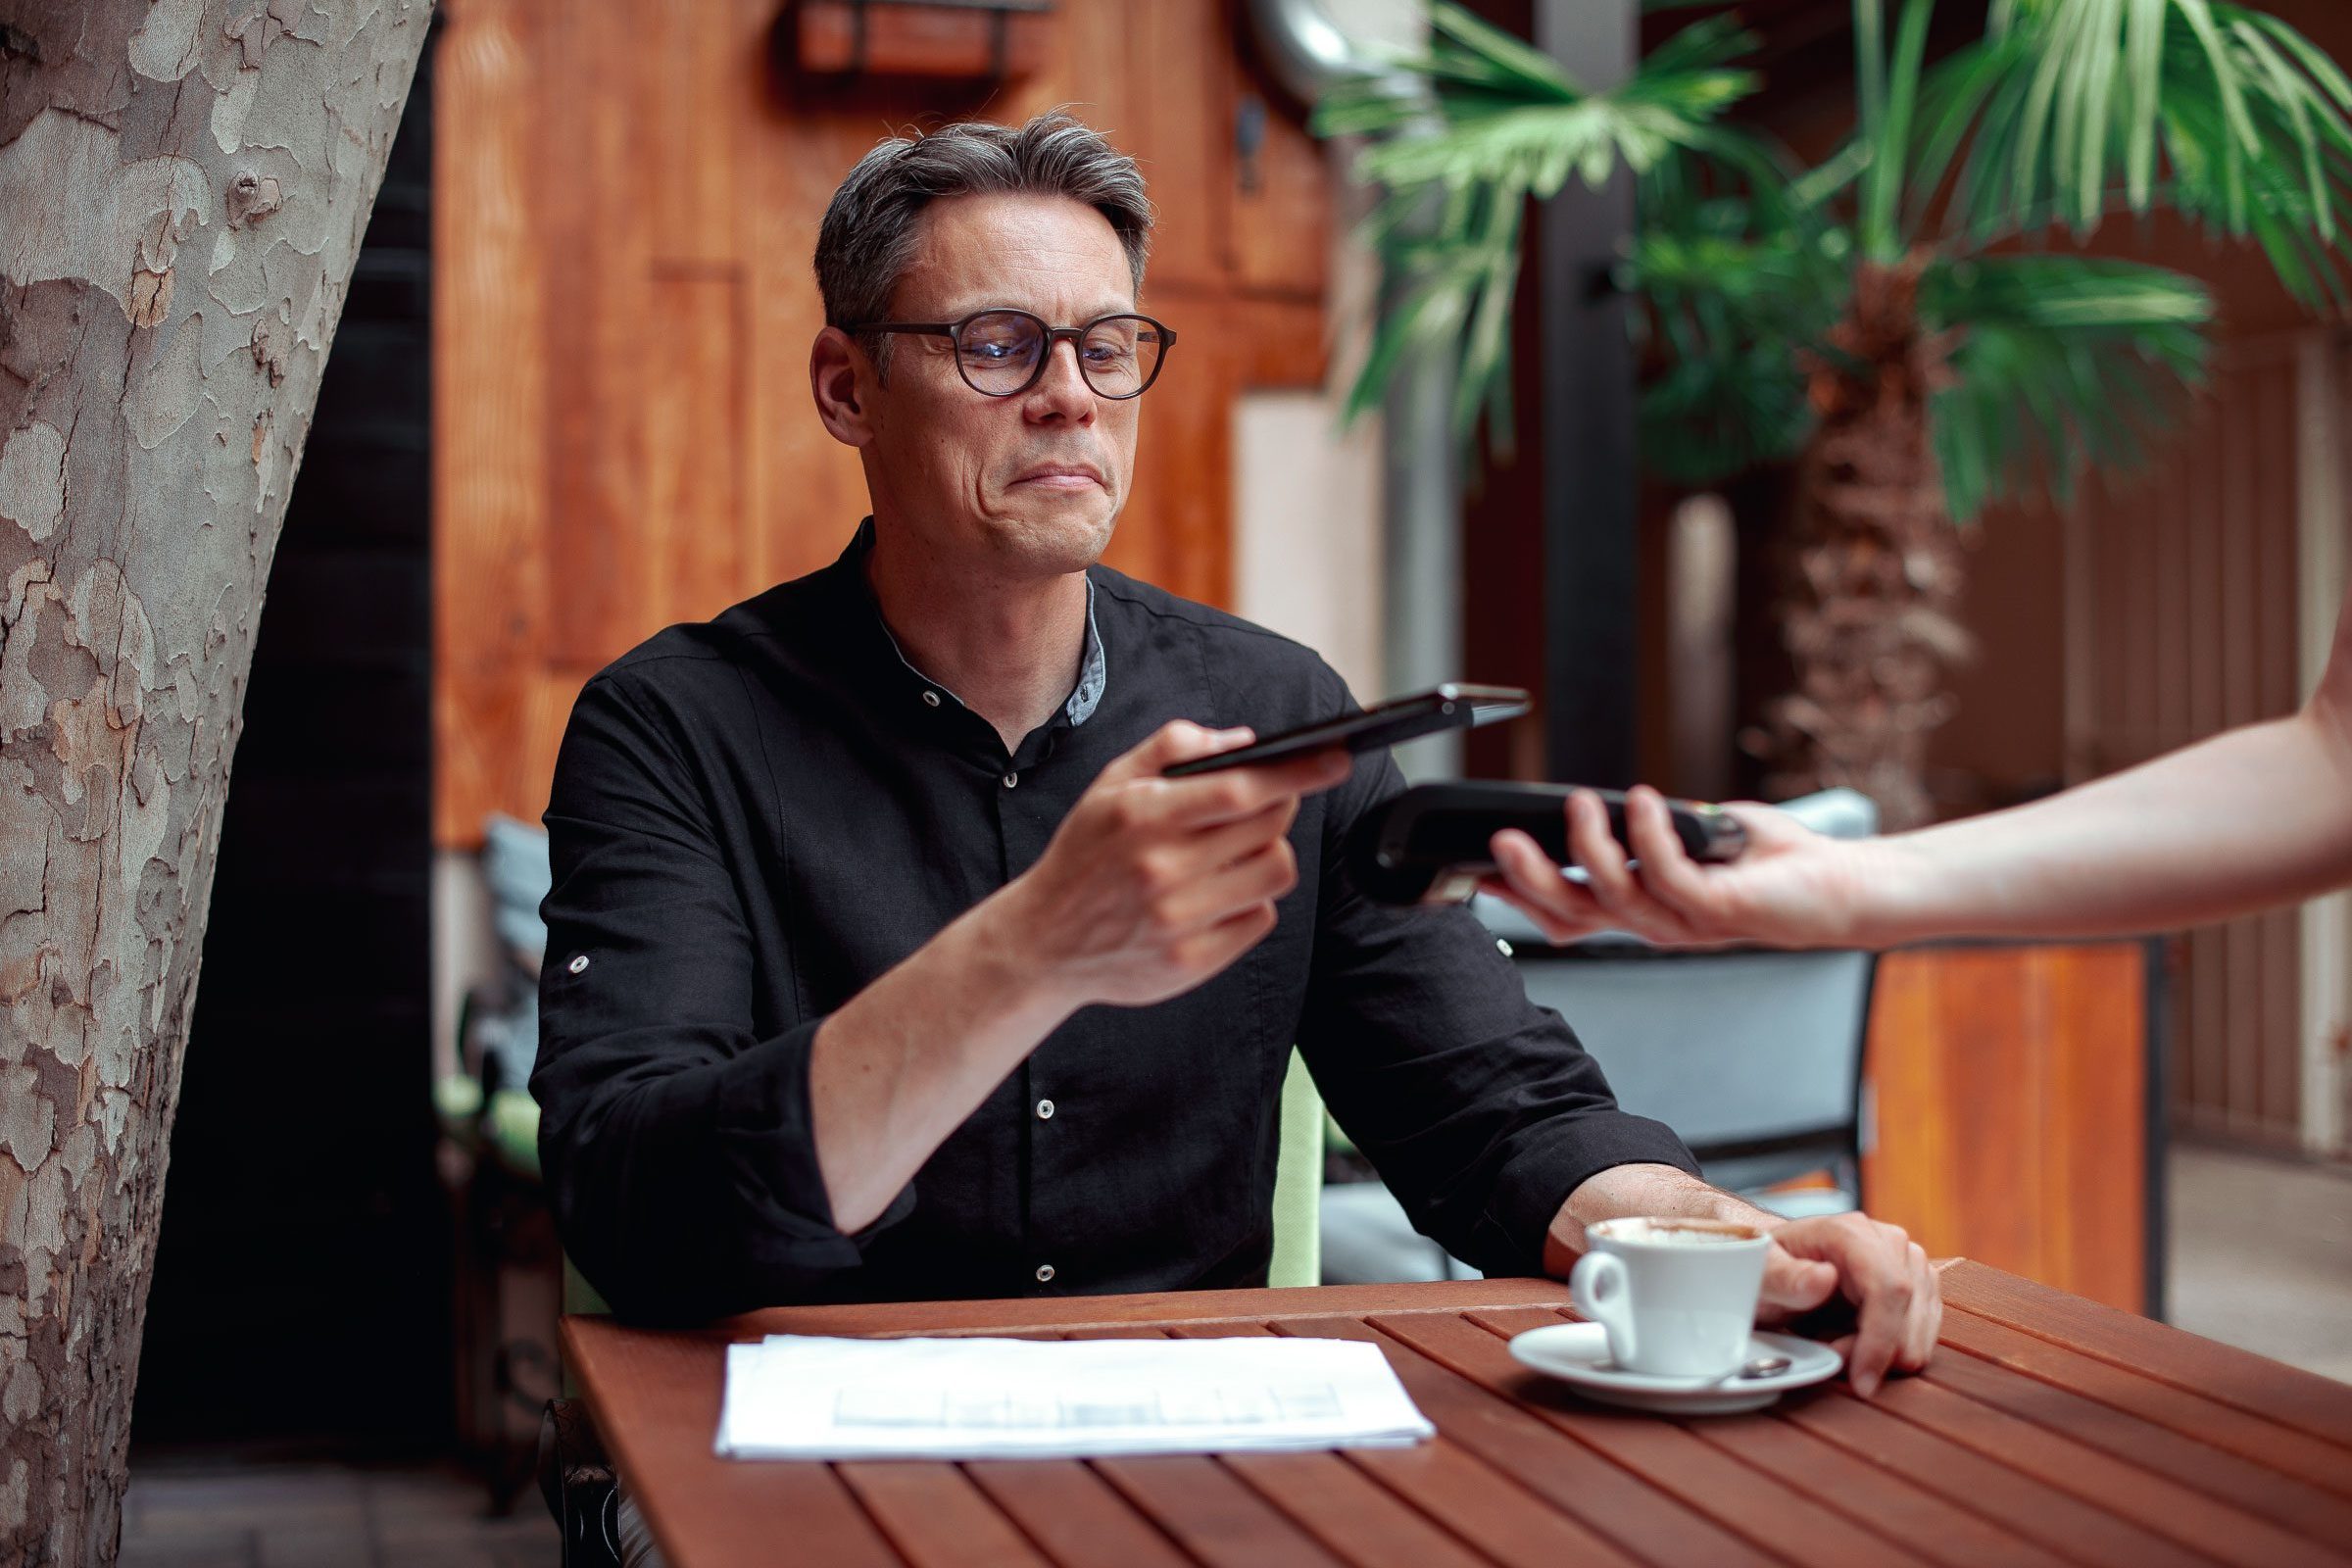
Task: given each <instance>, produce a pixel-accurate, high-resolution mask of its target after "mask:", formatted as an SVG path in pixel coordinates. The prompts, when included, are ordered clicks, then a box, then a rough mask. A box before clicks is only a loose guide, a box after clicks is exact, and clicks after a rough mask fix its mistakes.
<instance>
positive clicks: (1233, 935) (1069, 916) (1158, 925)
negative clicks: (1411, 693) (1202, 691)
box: [1002, 719, 1353, 1006]
mask: <svg viewBox="0 0 2352 1568" xmlns="http://www.w3.org/2000/svg"><path fill="white" fill-rule="evenodd" d="M1251 739H1252V736H1251V733H1250V731H1249V730H1247V729H1230V730H1210V729H1203V728H1201V726H1200V725H1198V724H1192V723H1187V722H1185V721H1183V720H1181V719H1180V720H1177V721H1176V722H1174V723H1170V724H1167V725H1164V726H1163V727H1161V728H1160V730H1159V731H1158V732H1157V733H1155V734H1154V735H1152V738H1151V739H1150V740H1147V741H1145V742H1144V743H1143V744H1142V745H1141V746H1138V747H1137V748H1136V749H1135V750H1133V751H1131V752H1129V753H1128V754H1127V755H1126V756H1124V757H1122V758H1120V759H1119V760H1117V761H1115V762H1113V763H1111V764H1110V765H1109V766H1108V767H1106V768H1104V769H1103V773H1102V776H1101V777H1100V778H1098V779H1096V780H1095V782H1094V784H1093V786H1092V787H1091V788H1089V789H1088V790H1087V792H1086V794H1085V795H1083V796H1081V797H1080V798H1079V801H1078V804H1077V805H1076V806H1075V807H1073V808H1071V809H1070V814H1069V815H1068V816H1067V817H1065V818H1063V819H1062V823H1061V826H1060V828H1059V829H1058V830H1057V831H1056V832H1055V833H1054V842H1053V843H1052V844H1050V845H1048V846H1047V847H1046V853H1045V855H1044V856H1043V857H1041V858H1039V860H1038V862H1037V864H1036V865H1034V866H1032V867H1031V868H1030V869H1029V870H1028V871H1027V872H1025V873H1023V874H1022V875H1021V876H1020V877H1018V878H1016V879H1015V880H1014V882H1013V883H1012V884H1011V885H1010V886H1008V887H1007V888H1006V889H1005V893H1004V895H1002V897H1003V898H1004V899H1005V905H1006V909H1007V913H1008V915H1009V916H1010V918H1011V919H1012V921H1013V922H1014V930H1015V940H1016V941H1017V942H1018V943H1019V945H1020V948H1021V951H1022V952H1023V953H1024V954H1025V955H1026V956H1028V957H1029V958H1030V959H1031V960H1032V961H1034V962H1035V963H1036V964H1037V966H1038V969H1039V972H1040V975H1041V978H1043V979H1044V980H1045V981H1046V983H1047V984H1049V985H1051V986H1053V987H1054V988H1055V989H1057V990H1059V991H1061V992H1063V993H1064V994H1065V995H1066V996H1068V997H1069V998H1071V999H1072V1001H1073V1003H1074V1005H1079V1006H1083V1005H1089V1004H1095V1003H1111V1004H1115V1005H1123V1006H1141V1005H1147V1004H1150V1003H1154V1002H1162V1001H1165V1000H1166V999H1167V998H1169V997H1173V996H1177V995H1179V994H1181V993H1183V992H1186V991H1189V990H1191V989H1192V988H1193V987H1194V986H1197V985H1199V984H1200V983H1201V982H1202V981H1203V980H1206V979H1208V978H1209V977H1210V976H1211V975H1214V974H1216V973H1217V972H1218V971H1220V970H1222V969H1223V968H1224V967H1225V966H1226V965H1227V964H1229V963H1231V962H1233V960H1234V959H1236V958H1238V957H1240V956H1242V955H1243V954H1244V953H1247V952H1248V951H1249V950H1250V948H1251V947H1253V946H1254V945H1256V943H1257V942H1258V941H1259V940H1260V939H1261V938H1263V937H1264V936H1265V935H1266V933H1267V932H1269V931H1271V930H1273V929H1274V901H1275V900H1277V899H1279V898H1281V897H1282V896H1283V895H1284V894H1286V893H1288V892H1290V890H1291V889H1292V888H1293V887H1294V886H1296V885H1297V883H1298V880H1299V861H1298V858H1297V857H1296V856H1295V855H1294V854H1293V853H1292V850H1291V843H1290V840H1289V838H1288V837H1287V836H1286V835H1287V834H1288V833H1289V831H1290V827H1291V823H1292V821H1293V820H1294V819H1295V818H1296V817H1297V816H1298V814H1299V799H1300V798H1301V797H1302V796H1306V795H1311V794H1313V793H1315V792H1316V791H1318V790H1326V789H1329V788H1331V787H1332V786H1333V785H1335V784H1338V783H1340V782H1341V781H1342V780H1343V779H1345V778H1347V777H1348V769H1349V767H1350V766H1351V764H1352V761H1353V759H1351V758H1350V757H1349V756H1348V754H1347V753H1345V752H1341V751H1330V752H1320V753H1317V754H1315V755H1313V756H1311V757H1304V758H1299V759H1297V760H1292V761H1286V762H1277V763H1269V764H1265V765H1262V766H1256V767H1237V768H1233V769H1231V770H1229V771H1226V772H1221V773H1206V774H1200V775H1196V776H1194V777H1191V778H1181V779H1171V778H1162V777H1161V776H1160V774H1161V771H1162V770H1163V769H1164V768H1166V767H1168V766H1169V765H1170V764H1172V763H1175V762H1181V761H1186V760H1191V759H1193V758H1196V757H1207V756H1211V755H1213V754H1215V753H1218V752H1225V751H1231V750H1233V749H1234V748H1236V747H1239V746H1247V745H1248V744H1250V740H1251Z"/></svg>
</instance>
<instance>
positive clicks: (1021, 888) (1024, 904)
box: [943, 875, 1096, 1023]
mask: <svg viewBox="0 0 2352 1568" xmlns="http://www.w3.org/2000/svg"><path fill="white" fill-rule="evenodd" d="M1035 897H1036V888H1035V885H1034V884H1033V883H1032V882H1031V881H1030V879H1029V878H1028V877H1027V876H1025V875H1024V876H1019V877H1015V878H1014V879H1013V880H1012V881H1010V882H1008V883H1006V884H1005V886H1004V887H1002V888H1000V889H999V890H998V891H997V892H995V893H993V894H991V895H990V896H989V897H988V898H985V899H983V900H981V901H980V903H978V904H977V905H974V906H973V907H971V908H970V909H968V910H966V911H965V912H964V913H963V915H962V916H961V917H960V918H958V919H957V920H956V922H955V923H954V924H953V925H951V926H950V927H949V928H948V932H949V933H953V934H954V936H955V937H956V940H957V943H958V946H959V948H960V949H961V956H962V961H963V962H964V963H965V964H967V965H968V966H969V967H970V969H971V970H972V973H973V978H974V985H975V988H976V994H977V997H978V999H980V1000H983V1001H984V1002H986V1003H987V1004H989V1005H992V1006H993V1007H995V1008H997V1009H1001V1010H1003V1011H1005V1012H1012V1013H1019V1014H1021V1015H1024V1016H1027V1015H1033V1014H1034V1015H1050V1016H1052V1017H1053V1019H1054V1022H1055V1023H1058V1022H1059V1021H1060V1020H1061V1019H1063V1018H1066V1017H1068V1016H1069V1015H1070V1014H1071V1013H1073V1012H1076V1011H1077V1010H1078V1009H1079V1008H1080V1007H1083V1006H1085V1005H1088V1004H1089V1003H1090V1002H1092V1001H1094V1000H1096V999H1094V998H1092V997H1088V996H1086V995H1084V994H1082V988H1081V987H1079V986H1078V985H1077V983H1076V982H1075V981H1074V980H1072V979H1071V978H1070V976H1069V973H1068V969H1067V966H1066V965H1064V964H1062V963H1060V962H1058V961H1056V958H1055V956H1054V954H1053V953H1051V952H1050V951H1049V950H1048V947H1047V944H1045V943H1044V942H1042V941H1041V940H1040V934H1041V933H1042V932H1043V931H1044V930H1045V929H1046V926H1047V922H1046V921H1045V920H1044V919H1042V918H1041V911H1039V910H1037V909H1036V908H1035V907H1034V902H1033V901H1034V899H1035ZM946 934H948V933H943V935H946Z"/></svg>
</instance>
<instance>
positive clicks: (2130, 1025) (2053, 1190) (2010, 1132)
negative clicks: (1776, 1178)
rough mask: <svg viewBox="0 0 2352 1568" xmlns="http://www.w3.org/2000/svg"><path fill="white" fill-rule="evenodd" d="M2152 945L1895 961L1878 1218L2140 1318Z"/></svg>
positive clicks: (1876, 1190) (1875, 1082) (1936, 1250)
mask: <svg viewBox="0 0 2352 1568" xmlns="http://www.w3.org/2000/svg"><path fill="white" fill-rule="evenodd" d="M2144 951H2145V950H2144V949H2142V948H2141V947H2140V946H2139V945H2138V944H2136V943H2085V944H2075V945H2066V946H2051V947H2042V946H2034V947H1963V948H1934V949H1921V950H1916V951H1910V952H1903V953H1894V954H1889V955H1887V956H1886V957H1885V958H1884V959H1882V960H1881V961H1880V964H1879V972H1878V988H1877V992H1876V995H1875V997H1874V999H1873V1003H1872V1007H1871V1028H1870V1048H1869V1049H1870V1057H1869V1072H1870V1081H1871V1085H1872V1092H1873V1099H1874V1102H1875V1104H1876V1120H1877V1140H1876V1147H1875V1148H1874V1149H1873V1151H1872V1152H1870V1153H1869V1154H1868V1155H1867V1156H1866V1157H1865V1159H1864V1161H1863V1191H1864V1197H1865V1200H1866V1201H1867V1202H1868V1203H1869V1205H1870V1210H1871V1212H1872V1213H1873V1214H1875V1215H1877V1216H1878V1217H1879V1218H1881V1219H1884V1220H1888V1221H1891V1222H1892V1223H1894V1224H1898V1225H1901V1226H1903V1227H1904V1228H1905V1229H1906V1230H1908V1231H1910V1233H1911V1236H1912V1239H1913V1240H1915V1241H1917V1242H1918V1243H1919V1244H1920V1245H1921V1246H1923V1247H1925V1248H1926V1249H1927V1250H1929V1252H1931V1253H1933V1254H1935V1255H1936V1256H1948V1255H1963V1256H1967V1257H1973V1258H1976V1259H1977V1260H1978V1261H1980V1262H1985V1263H1990V1264H1993V1265H1994V1266H1995V1267H1999V1268H2005V1269H2009V1270H2012V1271H2014V1272H2016V1273H2019V1274H2024V1275H2026V1276H2028V1277H2029V1278H2033V1279H2037V1280H2041V1281H2043V1282H2045V1283H2047V1284H2050V1285H2055V1286H2058V1287H2059V1288H2060V1289H2063V1290H2068V1291H2073V1292H2075V1293H2077V1294H2078V1295H2082V1296H2087V1297H2089V1298H2091V1299H2094V1300H2100V1301H2106V1302H2108V1303H2110V1304H2112V1305H2115V1306H2120V1307H2123V1308H2125V1309H2127V1310H2130V1311H2140V1310H2144V1308H2145V1293H2146V1284H2147V1266H2146V1265H2147V1250H2146V1228H2147V1205H2146V1194H2145V1191H2144V1177H2145V1172H2146V1153H2147V1147H2146V1145H2147V1140H2146V1107H2147V1075H2146V1071H2145V1063H2146V1007H2145V984H2146V977H2145V972H2144V969H2143V963H2142V955H2143V953H2144Z"/></svg>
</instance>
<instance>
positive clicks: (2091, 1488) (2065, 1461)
mask: <svg viewBox="0 0 2352 1568" xmlns="http://www.w3.org/2000/svg"><path fill="white" fill-rule="evenodd" d="M1947 1353H1948V1352H1947ZM1876 1402H1877V1403H1878V1405H1879V1407H1880V1408H1881V1409H1884V1410H1888V1411H1891V1412H1893V1413H1894V1414H1896V1415H1899V1416H1901V1417H1902V1418H1903V1419H1905V1420H1907V1421H1913V1422H1916V1423H1918V1424H1919V1425H1920V1426H1923V1427H1926V1428H1927V1429H1928V1430H1929V1431H1931V1432H1936V1433H1940V1434H1941V1435H1943V1436H1944V1437H1947V1438H1949V1439H1951V1440H1952V1441H1953V1442H1954V1443H1957V1444H1960V1445H1961V1446H1964V1447H1968V1448H1973V1449H1975V1450H1976V1451H1977V1452H1978V1453H1981V1454H1983V1455H1985V1457H1986V1458H1988V1459H1996V1460H1998V1461H2000V1462H2001V1463H2002V1464H2005V1465H2008V1466H2010V1467H2011V1468H2012V1469H2017V1470H2023V1471H2025V1472H2026V1473H2028V1474H2030V1475H2038V1476H2042V1477H2046V1478H2047V1479H2048V1481H2049V1483H2050V1485H2052V1486H2054V1487H2056V1488H2058V1489H2059V1490H2060V1491H2062V1492H2067V1493H2071V1494H2073V1495H2075V1496H2078V1497H2080V1498H2082V1500H2083V1501H2084V1502H2087V1503H2091V1504H2093V1505H2094V1506H2097V1507H2101V1508H2105V1509H2106V1510H2107V1511H2108V1512H2110V1513H2113V1514H2116V1515H2118V1516H2120V1517H2122V1518H2126V1519H2136V1520H2138V1521H2140V1522H2141V1523H2142V1524H2144V1525H2146V1526H2147V1527H2148V1529H2150V1530H2152V1531H2154V1532H2156V1533H2157V1534H2158V1535H2162V1536H2166V1537H2169V1538H2170V1539H2172V1540H2173V1541H2176V1542H2178V1543H2180V1544H2181V1545H2183V1546H2186V1547H2188V1548H2189V1549H2190V1550H2191V1551H2196V1552H2201V1553H2203V1554H2204V1555H2206V1556H2208V1557H2210V1558H2212V1559H2213V1560H2214V1561H2216V1562H2224V1563H2233V1564H2235V1565H2236V1568H2344V1559H2343V1558H2342V1557H2340V1556H2338V1555H2337V1554H2336V1553H2334V1552H2332V1551H2327V1550H2324V1549H2323V1548H2321V1547H2320V1546H2318V1545H2315V1544H2313V1543H2311V1542H2309V1541H2306V1540H2304V1539H2303V1538H2302V1537H2300V1536H2297V1535H2294V1534H2292V1533H2291V1532H2288V1531H2286V1530H2283V1529H2280V1528H2279V1527H2278V1526H2277V1525H2275V1524H2272V1523H2270V1522H2269V1521H2267V1520H2264V1519H2261V1518H2258V1517H2256V1516H2255V1515H2253V1514H2250V1513H2247V1512H2245V1511H2244V1510H2243V1509H2240V1508H2234V1507H2231V1506H2230V1505H2229V1504H2228V1503H2225V1502H2217V1501H2215V1500H2214V1499H2213V1498H2211V1497H2208V1496H2206V1495H2203V1494H2201V1493H2194V1492H2184V1491H2182V1490H2181V1489H2180V1488H2179V1487H2177V1486H2174V1485H2173V1484H2172V1483H2171V1482H2168V1481H2166V1480H2165V1479H2164V1478H2163V1477H2162V1476H2159V1475H2156V1474H2154V1473H2153V1472H2151V1471H2148V1470H2145V1469H2142V1468H2141V1467H2139V1466H2138V1465H2134V1464H2127V1463H2125V1462H2124V1461H2123V1460H2121V1459H2118V1458H2116V1457H2115V1456H2114V1455H2113V1454H2109V1453H2104V1452H2102V1451H2100V1450H2099V1449H2097V1448H2093V1447H2090V1446H2086V1445H2084V1444H2081V1443H2077V1442H2076V1441H2075V1440H2074V1439H2072V1438H2068V1437H2062V1436H2060V1435H2059V1434H2058V1433H2055V1432H2052V1431H2050V1430H2049V1429H2048V1428H2046V1427H2039V1426H2035V1425H2034V1423H2033V1422H2031V1421H2026V1420H2022V1419H2020V1418H2019V1417H2017V1416H2013V1415H2011V1414H2009V1413H2008V1412H2007V1411H2005V1410H1998V1409H1995V1408H1994V1407H1992V1406H1991V1405H1988V1404H1980V1403H1979V1402H1978V1401H1976V1400H1974V1399H1972V1398H1970V1397H1967V1396H1966V1395H1964V1394H1960V1393H1957V1392H1955V1391H1954V1390H1951V1389H1948V1388H1945V1387H1943V1386H1942V1385H1941V1384H1938V1383H1934V1382H1930V1381H1928V1380H1927V1379H1924V1378H1906V1379H1901V1380H1895V1381H1890V1382H1888V1383H1887V1385H1886V1386H1885V1387H1884V1388H1883V1389H1881V1390H1880V1392H1879V1394H1878V1396H1877V1400H1876Z"/></svg>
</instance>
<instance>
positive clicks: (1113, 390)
mask: <svg viewBox="0 0 2352 1568" xmlns="http://www.w3.org/2000/svg"><path fill="white" fill-rule="evenodd" d="M1045 346H1046V323H1045V322H1044V321H1042V320H1040V319H1038V318H1036V317H1034V316H1031V315H1030V314H1029V313H1028V312H1026V311H984V312H982V313H981V314H980V315H978V316H975V317H973V318H972V319H970V320H968V321H966V322H964V323H963V327H962V330H961V331H959V332H958V333H957V334H956V366H957V368H960V369H961V370H962V372H963V378H964V380H966V381H967V382H969V383H971V386H972V389H973V390H974V391H977V392H985V393H988V394H989V395H990V396H992V397H1010V396H1011V395H1012V394H1013V393H1015V392H1020V391H1023V390H1025V389H1026V388H1027V387H1028V386H1029V385H1030V383H1031V382H1032V381H1034V380H1035V379H1036V378H1037V372H1038V365H1039V362H1040V361H1041V360H1042V359H1043V358H1044V356H1045ZM1161 347H1162V345H1161V342H1160V335H1159V332H1158V331H1157V329H1156V328H1155V327H1154V326H1153V325H1152V322H1151V321H1150V320H1149V319H1146V318H1144V317H1141V316H1109V317H1104V318H1103V319H1102V320H1099V321H1095V322H1092V323H1090V324H1089V325H1088V327H1087V329H1086V335H1085V337H1084V338H1083V339H1081V340H1080V342H1079V344H1078V371H1079V373H1080V374H1081V375H1083V376H1084V377H1085V378H1086V384H1087V385H1088V386H1091V387H1093V388H1094V389H1095V391H1096V392H1098V393H1099V394H1101V395H1102V396H1103V397H1106V398H1131V397H1133V396H1135V395H1136V394H1137V393H1138V392H1141V391H1142V390H1143V389H1144V388H1145V387H1147V386H1150V385H1151V384H1152V376H1153V375H1154V374H1155V373H1157V371H1158V368H1159V356H1160V350H1161Z"/></svg>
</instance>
